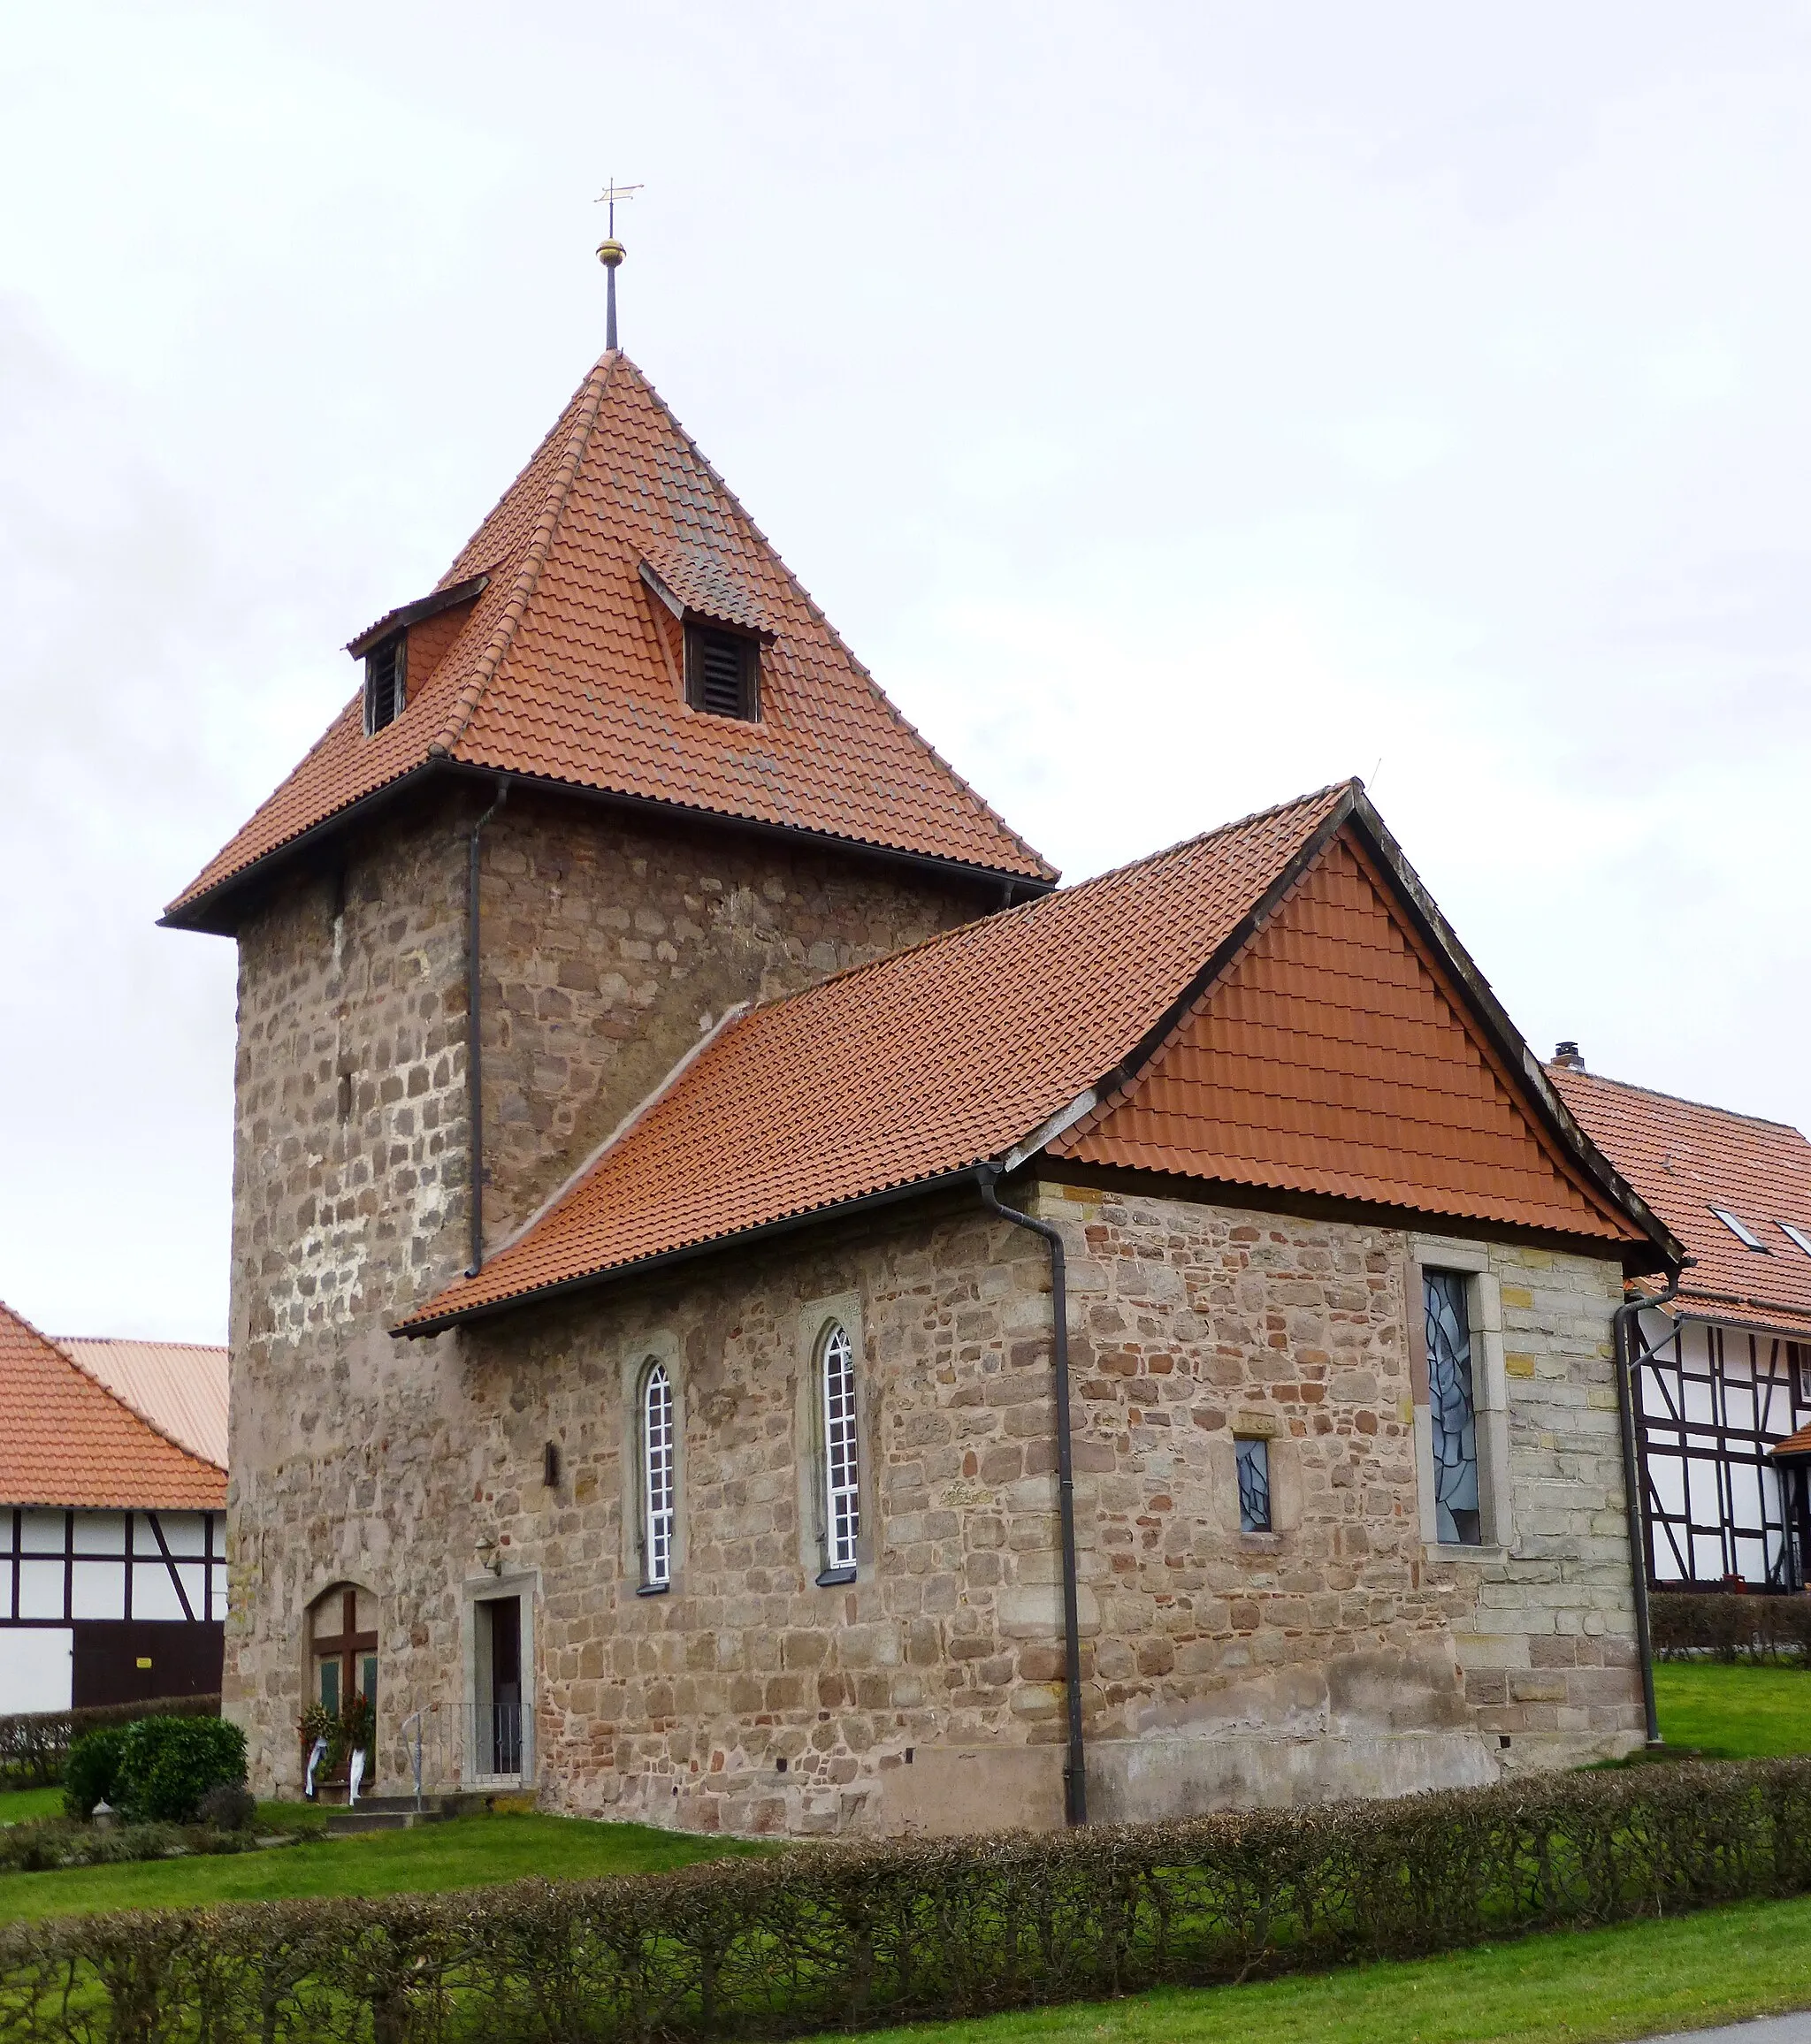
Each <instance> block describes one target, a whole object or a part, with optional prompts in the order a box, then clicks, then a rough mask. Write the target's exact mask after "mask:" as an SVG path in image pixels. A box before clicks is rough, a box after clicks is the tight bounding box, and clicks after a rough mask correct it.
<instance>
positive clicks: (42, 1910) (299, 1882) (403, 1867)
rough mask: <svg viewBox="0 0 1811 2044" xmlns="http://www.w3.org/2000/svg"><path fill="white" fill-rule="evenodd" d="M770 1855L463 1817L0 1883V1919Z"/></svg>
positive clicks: (521, 1819) (681, 1838)
mask: <svg viewBox="0 0 1811 2044" xmlns="http://www.w3.org/2000/svg"><path fill="white" fill-rule="evenodd" d="M768 1850H772V1848H771V1847H765V1846H759V1845H753V1844H750V1843H748V1842H745V1841H744V1840H741V1839H731V1838H700V1837H699V1836H697V1835H695V1834H691V1833H687V1832H676V1831H656V1830H653V1829H652V1828H650V1827H647V1826H646V1825H640V1824H594V1823H590V1822H588V1821H586V1820H585V1819H582V1818H575V1817H535V1816H507V1817H506V1816H485V1817H458V1818H454V1819H451V1820H450V1821H448V1822H447V1823H445V1824H427V1825H422V1826H420V1827H417V1828H416V1829H415V1830H413V1831H374V1832H367V1833H365V1834H363V1835H362V1836H359V1837H355V1838H304V1839H303V1840H302V1842H300V1843H299V1844H295V1845H285V1846H277V1847H272V1848H271V1850H269V1851H267V1852H248V1853H243V1854H241V1855H238V1856H236V1857H232V1858H223V1859H213V1858H207V1859H203V1858H195V1859H173V1860H172V1859H160V1860H135V1861H132V1862H129V1863H128V1864H126V1865H123V1866H72V1867H64V1868H61V1869H60V1870H58V1871H57V1872H54V1873H0V1921H6V1920H11V1919H12V1918H21V1917H47V1916H77V1915H88V1914H89V1913H91V1912H93V1911H96V1910H111V1909H199V1908H206V1907H210V1906H211V1905H212V1904H214V1903H227V1902H271V1901H276V1900H279V1899H282V1898H285V1897H288V1896H292V1895H403V1894H414V1895H429V1894H434V1893H436V1892H438V1891H439V1890H441V1889H443V1888H481V1887H484V1886H485V1884H487V1883H488V1882H491V1881H501V1880H521V1879H522V1878H523V1876H524V1875H525V1874H531V1873H532V1874H539V1875H541V1876H542V1877H543V1878H545V1879H546V1880H596V1879H598V1878H600V1876H602V1875H605V1874H612V1873H662V1872H666V1871H667V1870H668V1869H669V1868H671V1867H676V1866H689V1865H692V1862H693V1861H694V1860H699V1859H714V1858H719V1857H722V1856H723V1855H724V1854H727V1853H743V1852H760V1851H768Z"/></svg>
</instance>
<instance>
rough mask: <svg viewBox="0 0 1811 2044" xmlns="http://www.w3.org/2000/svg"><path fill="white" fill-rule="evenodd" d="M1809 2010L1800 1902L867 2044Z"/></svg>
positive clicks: (1557, 2026)
mask: <svg viewBox="0 0 1811 2044" xmlns="http://www.w3.org/2000/svg"><path fill="white" fill-rule="evenodd" d="M1807 2007H1811V1898H1800V1899H1797V1900H1794V1901H1792V1902H1770V1903H1738V1904H1737V1905H1735V1906H1733V1907H1731V1908H1728V1909H1717V1910H1706V1911H1702V1912H1701V1913H1700V1914H1699V1915H1696V1916H1685V1917H1676V1918H1671V1919H1670V1920H1669V1921H1666V1922H1663V1923H1654V1922H1644V1923H1636V1924H1624V1925H1621V1926H1618V1927H1617V1928H1616V1929H1615V1930H1607V1931H1582V1932H1579V1931H1568V1932H1549V1933H1547V1934H1545V1935H1544V1936H1540V1937H1532V1938H1526V1939H1524V1940H1521V1941H1517V1942H1516V1943H1512V1944H1502V1945H1482V1946H1479V1947H1478V1948H1477V1949H1474V1950H1471V1951H1465V1952H1456V1953H1454V1954H1452V1955H1451V1956H1448V1957H1446V1958H1441V1959H1422V1960H1416V1961H1413V1962H1406V1963H1394V1964H1387V1965H1376V1966H1357V1967H1353V1968H1352V1969H1350V1970H1349V1971H1347V1972H1335V1973H1313V1974H1306V1975H1303V1976H1300V1977H1298V1978H1296V1979H1287V1980H1270V1981H1265V1982H1262V1983H1260V1984H1257V1985H1255V1986H1250V1987H1204V1988H1195V1989H1163V1990H1159V1991H1158V1992H1156V1993H1152V1994H1140V1995H1136V1996H1134V1997H1130V1998H1128V1999H1127V2000H1125V2001H1119V2002H1077V2003H1074V2004H1073V2005H1071V2006H1070V2007H1068V2008H1062V2009H1030V2010H1022V2011H1020V2012H1019V2013H1016V2014H1013V2015H1011V2016H996V2017H989V2018H987V2019H985V2020H982V2021H979V2022H965V2023H936V2024H921V2025H914V2026H913V2027H912V2028H910V2029H905V2030H887V2031H883V2032H879V2033H873V2034H872V2035H871V2036H870V2037H869V2039H868V2044H908V2040H909V2044H1032V2040H1035V2044H1103V2040H1104V2044H1250V2040H1251V2039H1253V2038H1262V2039H1263V2040H1264V2044H1618V2040H1624V2039H1627V2038H1633V2037H1647V2036H1652V2035H1653V2034H1654V2033H1656V2032H1658V2031H1664V2030H1690V2029H1696V2028H1700V2027H1702V2026H1705V2025H1711V2024H1716V2023H1732V2022H1738V2021H1743V2020H1746V2018H1747V2017H1752V2016H1766V2015H1773V2014H1777V2012H1779V2011H1780V2010H1787V2009H1803V2008H1807Z"/></svg>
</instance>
